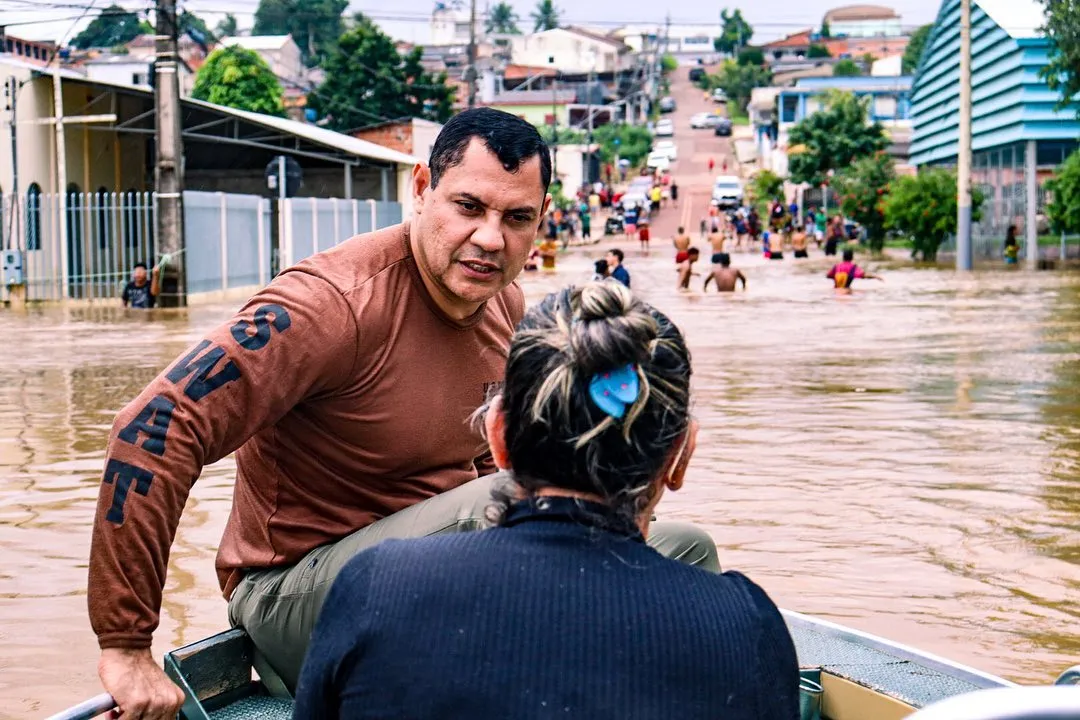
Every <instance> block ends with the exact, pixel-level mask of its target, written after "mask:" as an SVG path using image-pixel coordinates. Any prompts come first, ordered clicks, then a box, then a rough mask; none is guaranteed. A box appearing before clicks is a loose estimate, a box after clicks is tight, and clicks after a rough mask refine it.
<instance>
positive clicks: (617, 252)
mask: <svg viewBox="0 0 1080 720" xmlns="http://www.w3.org/2000/svg"><path fill="white" fill-rule="evenodd" d="M608 252H609V253H611V254H612V255H614V256H615V257H617V258H619V262H622V261H623V258H624V257H626V255H624V254H623V251H622V250H620V249H619V248H611V249H610V250H608Z"/></svg>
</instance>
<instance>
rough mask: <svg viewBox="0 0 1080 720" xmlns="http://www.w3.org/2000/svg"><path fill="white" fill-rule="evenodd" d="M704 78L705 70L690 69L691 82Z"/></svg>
mask: <svg viewBox="0 0 1080 720" xmlns="http://www.w3.org/2000/svg"><path fill="white" fill-rule="evenodd" d="M703 77H705V70H704V69H703V68H699V67H696V68H690V82H697V81H698V80H700V79H701V78H703Z"/></svg>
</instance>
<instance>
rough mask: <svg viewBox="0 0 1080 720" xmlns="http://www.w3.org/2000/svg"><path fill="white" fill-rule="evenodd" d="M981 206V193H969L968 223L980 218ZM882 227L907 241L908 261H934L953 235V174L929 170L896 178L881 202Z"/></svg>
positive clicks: (954, 174) (954, 177) (954, 190)
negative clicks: (909, 254) (969, 218)
mask: <svg viewBox="0 0 1080 720" xmlns="http://www.w3.org/2000/svg"><path fill="white" fill-rule="evenodd" d="M982 202H983V195H982V193H981V192H980V191H979V190H977V189H972V193H971V219H972V221H977V220H979V218H980V217H982V214H981V212H980V207H981V206H982ZM885 224H886V228H887V229H888V230H892V231H894V232H897V233H899V234H900V235H903V236H905V237H906V238H907V239H908V241H909V242H910V243H911V256H912V257H917V256H919V255H921V256H922V259H923V260H924V261H927V262H933V261H934V260H936V259H937V253H938V248H940V247H941V244H942V243H943V242H944V241H945V240H946V239H947V238H948V237H949V236H950V235H952V234H954V233H955V232H956V173H954V172H952V171H951V170H942V169H933V170H924V171H923V172H920V173H919V174H918V175H915V176H914V177H911V176H907V177H901V178H898V179H897V180H896V181H895V182H893V183H892V185H891V186H890V190H889V193H888V194H887V195H886V198H885Z"/></svg>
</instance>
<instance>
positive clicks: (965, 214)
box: [956, 0, 1031, 271]
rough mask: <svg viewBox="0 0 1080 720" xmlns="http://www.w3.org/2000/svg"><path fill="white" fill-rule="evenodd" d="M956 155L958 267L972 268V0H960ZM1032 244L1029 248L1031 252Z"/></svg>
mask: <svg viewBox="0 0 1080 720" xmlns="http://www.w3.org/2000/svg"><path fill="white" fill-rule="evenodd" d="M959 123H960V127H959V131H960V132H959V141H958V142H957V148H956V150H957V157H956V269H957V270H962V271H968V270H971V269H972V267H973V262H972V249H971V0H960V119H959ZM1030 250H1031V249H1030V248H1028V251H1029V252H1030Z"/></svg>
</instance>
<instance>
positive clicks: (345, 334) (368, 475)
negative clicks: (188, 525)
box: [89, 225, 524, 648]
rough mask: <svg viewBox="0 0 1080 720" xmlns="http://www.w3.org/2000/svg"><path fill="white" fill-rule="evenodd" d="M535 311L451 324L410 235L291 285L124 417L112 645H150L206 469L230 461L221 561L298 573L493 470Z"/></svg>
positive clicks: (115, 487) (114, 530) (100, 622)
mask: <svg viewBox="0 0 1080 720" xmlns="http://www.w3.org/2000/svg"><path fill="white" fill-rule="evenodd" d="M523 313H524V299H523V296H522V293H521V290H520V288H518V287H517V286H516V285H511V286H510V287H508V288H506V289H505V290H503V291H502V292H501V293H499V294H498V295H497V296H496V297H495V298H493V299H492V300H491V301H489V302H487V303H486V304H485V305H484V307H482V308H481V309H480V310H479V311H477V313H476V314H475V315H474V316H472V317H471V318H469V319H467V320H465V321H462V322H458V321H454V320H452V319H450V318H449V317H447V316H446V315H445V314H444V313H442V312H441V311H440V310H439V309H438V307H437V306H436V304H435V302H434V301H433V300H432V298H431V296H430V295H429V294H428V292H427V290H426V289H425V288H424V285H423V282H422V280H421V278H420V275H419V271H418V270H417V267H416V263H415V261H414V259H413V257H412V253H411V251H410V249H409V238H408V226H407V225H399V226H396V227H394V228H388V229H386V230H382V231H379V232H375V233H371V234H369V235H362V236H359V237H356V238H353V239H351V240H348V241H346V242H344V243H342V244H341V245H339V246H338V247H336V248H334V249H332V250H329V251H327V252H324V253H320V254H318V255H315V256H313V257H311V258H309V259H307V260H305V261H303V262H301V263H299V264H298V265H296V266H295V267H293V268H290V269H289V270H287V271H285V272H284V273H282V274H281V275H279V276H278V277H277V278H276V279H275V280H274V281H273V282H272V283H270V285H269V286H267V287H266V288H265V289H263V290H262V291H261V292H259V293H258V294H257V295H255V296H254V297H253V298H251V300H250V301H248V303H247V304H246V305H245V306H244V307H243V309H241V310H240V312H239V313H237V314H236V316H235V317H233V318H232V319H231V320H229V321H228V322H227V323H225V324H224V325H222V326H220V327H218V328H217V329H216V330H214V331H213V332H211V333H210V334H209V335H207V337H206V338H205V339H204V340H202V341H201V342H199V343H198V344H196V345H195V346H194V347H192V348H190V349H189V350H188V351H187V352H186V353H185V354H184V356H183V357H181V358H180V359H178V360H177V361H176V362H175V363H174V364H173V365H171V366H170V367H168V368H166V369H165V370H164V371H163V372H162V373H161V374H160V375H159V376H158V377H157V378H156V379H155V380H154V381H153V382H152V383H151V384H150V385H149V386H148V387H147V388H146V389H145V390H143V392H142V393H141V394H140V395H139V397H137V398H136V399H135V400H134V401H133V402H131V403H130V404H129V405H127V407H125V408H124V409H123V410H122V411H121V412H120V414H119V415H118V416H117V418H116V422H115V423H114V425H113V431H112V434H111V436H110V438H109V444H108V451H107V456H106V467H105V475H104V479H103V484H102V486H101V492H100V495H99V497H98V505H97V516H96V518H95V522H94V534H93V542H92V545H91V549H90V578H89V610H90V621H91V625H92V627H93V629H94V632H95V633H97V636H98V643H99V645H100V646H101V647H102V648H111V647H125V648H146V647H149V646H150V640H151V634H152V633H153V631H154V630H155V629H156V627H157V624H158V614H159V610H160V607H161V593H162V588H163V587H164V582H165V571H166V566H167V561H168V555H169V547H170V546H171V544H172V541H173V536H174V534H175V532H176V526H177V523H178V522H179V520H180V514H181V512H182V511H183V508H184V504H185V502H186V501H187V497H188V492H189V490H190V489H191V486H192V485H193V484H194V482H195V480H196V479H197V478H198V477H199V474H200V472H201V471H202V468H203V466H205V465H207V464H209V463H212V462H215V461H217V460H218V459H220V458H222V457H224V456H225V455H228V454H229V453H231V452H233V451H234V450H235V451H237V454H236V464H237V474H236V487H235V490H234V500H233V506H232V512H231V513H230V515H229V520H228V523H227V525H226V527H225V533H224V536H223V537H222V540H221V546H220V548H219V550H218V556H217V563H216V565H217V571H218V577H219V580H220V582H221V586H222V590H223V592H224V593H225V596H226V597H228V596H229V595H230V594H231V593H232V590H233V588H234V587H235V586H236V583H237V582H238V581H239V579H240V575H241V572H242V569H244V568H257V567H270V566H276V565H288V564H292V563H295V562H297V561H298V560H299V559H300V558H301V557H303V555H304V554H306V553H307V552H308V551H309V550H311V549H312V548H315V547H317V546H319V545H322V544H325V543H328V542H332V541H334V540H337V539H339V538H342V537H344V536H345V535H348V534H349V533H351V532H353V531H355V530H357V529H359V528H362V527H364V526H366V525H368V524H370V523H372V522H374V521H375V520H378V519H380V518H383V517H386V516H387V515H390V514H392V513H394V512H396V511H398V510H401V509H403V508H405V507H408V506H409V505H412V504H414V503H416V502H418V501H420V500H423V499H425V498H428V497H431V496H433V495H436V494H438V493H441V492H445V491H447V490H450V489H452V488H454V487H457V486H459V485H461V484H463V483H465V482H467V481H469V480H472V479H474V478H476V477H477V476H478V475H480V474H483V473H486V472H489V471H490V470H491V469H493V468H491V467H490V465H489V464H488V457H487V448H486V446H485V445H484V443H483V440H482V438H481V437H480V436H479V434H478V433H477V432H476V431H475V430H474V429H473V428H472V427H471V425H470V423H469V416H470V414H471V413H473V411H475V410H476V408H477V407H479V406H480V405H481V404H482V403H483V400H484V397H485V392H486V390H487V387H488V386H489V385H490V384H492V383H497V382H500V381H501V380H502V376H503V370H504V366H505V362H506V355H507V349H508V347H509V341H510V336H511V335H512V334H513V330H514V327H515V326H516V325H517V323H518V321H519V320H520V319H521V317H522V315H523Z"/></svg>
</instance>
